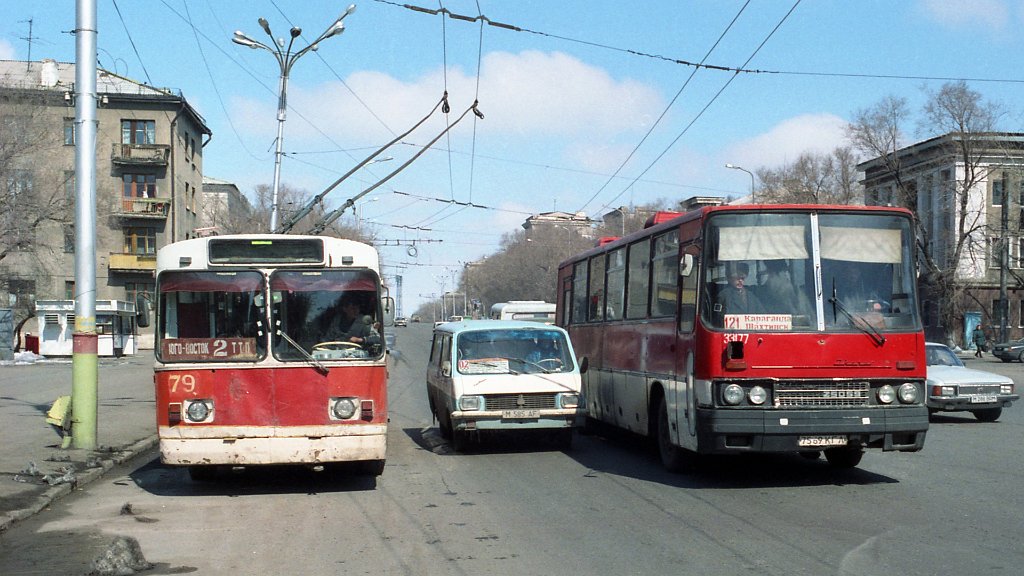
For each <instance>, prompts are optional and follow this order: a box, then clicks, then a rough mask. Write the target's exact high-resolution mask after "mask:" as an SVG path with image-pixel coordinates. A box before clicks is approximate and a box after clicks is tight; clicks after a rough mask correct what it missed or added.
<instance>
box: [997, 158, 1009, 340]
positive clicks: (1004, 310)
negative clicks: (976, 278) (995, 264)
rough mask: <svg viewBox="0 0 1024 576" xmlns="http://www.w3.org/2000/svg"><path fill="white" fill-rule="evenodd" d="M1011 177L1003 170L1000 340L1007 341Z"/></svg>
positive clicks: (1000, 238)
mask: <svg viewBox="0 0 1024 576" xmlns="http://www.w3.org/2000/svg"><path fill="white" fill-rule="evenodd" d="M1009 184H1010V182H1009V178H1008V177H1007V174H1006V172H1003V179H1002V186H1003V207H1002V217H1001V218H1000V220H1001V223H1000V230H999V260H1000V262H999V341H1000V342H1006V341H1007V340H1009V339H1010V338H1009V334H1007V333H1006V331H1007V328H1009V324H1010V320H1009V316H1010V306H1009V304H1010V303H1009V301H1008V299H1007V295H1006V267H1007V266H1009V265H1010V243H1009V241H1007V238H1006V229H1007V228H1008V222H1009V214H1010V186H1009Z"/></svg>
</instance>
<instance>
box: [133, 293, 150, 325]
mask: <svg viewBox="0 0 1024 576" xmlns="http://www.w3.org/2000/svg"><path fill="white" fill-rule="evenodd" d="M135 323H136V324H138V325H139V328H148V327H149V303H148V302H146V297H145V296H142V295H141V294H140V295H138V296H136V298H135Z"/></svg>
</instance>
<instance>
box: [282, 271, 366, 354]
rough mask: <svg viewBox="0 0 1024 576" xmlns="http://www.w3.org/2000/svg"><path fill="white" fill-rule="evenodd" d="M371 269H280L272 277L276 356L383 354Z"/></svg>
mask: <svg viewBox="0 0 1024 576" xmlns="http://www.w3.org/2000/svg"><path fill="white" fill-rule="evenodd" d="M377 285H378V280H377V276H376V274H375V273H374V272H373V271H371V270H365V269H364V270H281V271H277V272H274V273H273V274H271V276H270V295H271V302H272V303H273V305H272V306H271V322H272V325H273V326H274V332H273V350H274V356H275V357H276V358H278V359H280V360H284V361H306V360H308V359H309V358H310V356H312V357H313V358H315V359H317V360H343V359H362V358H371V357H372V358H377V357H379V356H380V355H381V354H383V353H384V346H383V345H382V344H383V339H382V338H381V336H380V324H379V317H378V303H379V298H378V294H377Z"/></svg>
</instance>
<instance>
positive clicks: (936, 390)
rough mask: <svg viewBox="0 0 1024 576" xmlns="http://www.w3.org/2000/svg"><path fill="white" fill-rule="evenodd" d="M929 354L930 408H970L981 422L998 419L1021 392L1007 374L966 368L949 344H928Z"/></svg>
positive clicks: (927, 354)
mask: <svg viewBox="0 0 1024 576" xmlns="http://www.w3.org/2000/svg"><path fill="white" fill-rule="evenodd" d="M925 354H926V356H927V358H928V385H927V391H928V394H927V398H926V404H927V405H928V412H929V413H932V414H934V413H935V412H940V411H947V412H970V413H971V414H974V417H975V418H977V419H978V420H981V421H982V422H995V421H996V420H998V419H999V416H1000V415H1001V414H1002V413H1003V408H1004V407H1007V408H1008V407H1009V406H1010V405H1011V404H1013V401H1014V400H1019V399H1020V395H1018V394H1014V385H1013V380H1011V379H1010V378H1007V377H1006V376H1001V375H999V374H993V373H992V372H985V371H982V370H974V369H973V368H967V367H966V366H964V363H963V362H962V361H960V358H958V357H957V355H956V354H955V353H953V351H952V350H950V349H949V347H948V346H945V345H943V344H938V343H935V342H928V343H926V344H925Z"/></svg>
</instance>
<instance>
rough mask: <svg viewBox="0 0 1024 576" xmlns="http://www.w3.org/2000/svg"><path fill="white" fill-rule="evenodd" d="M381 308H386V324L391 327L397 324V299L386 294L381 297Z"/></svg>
mask: <svg viewBox="0 0 1024 576" xmlns="http://www.w3.org/2000/svg"><path fill="white" fill-rule="evenodd" d="M380 305H381V308H382V309H383V310H384V325H385V326H388V327H391V326H394V325H395V299H394V298H392V297H391V296H385V297H383V298H381V299H380Z"/></svg>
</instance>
